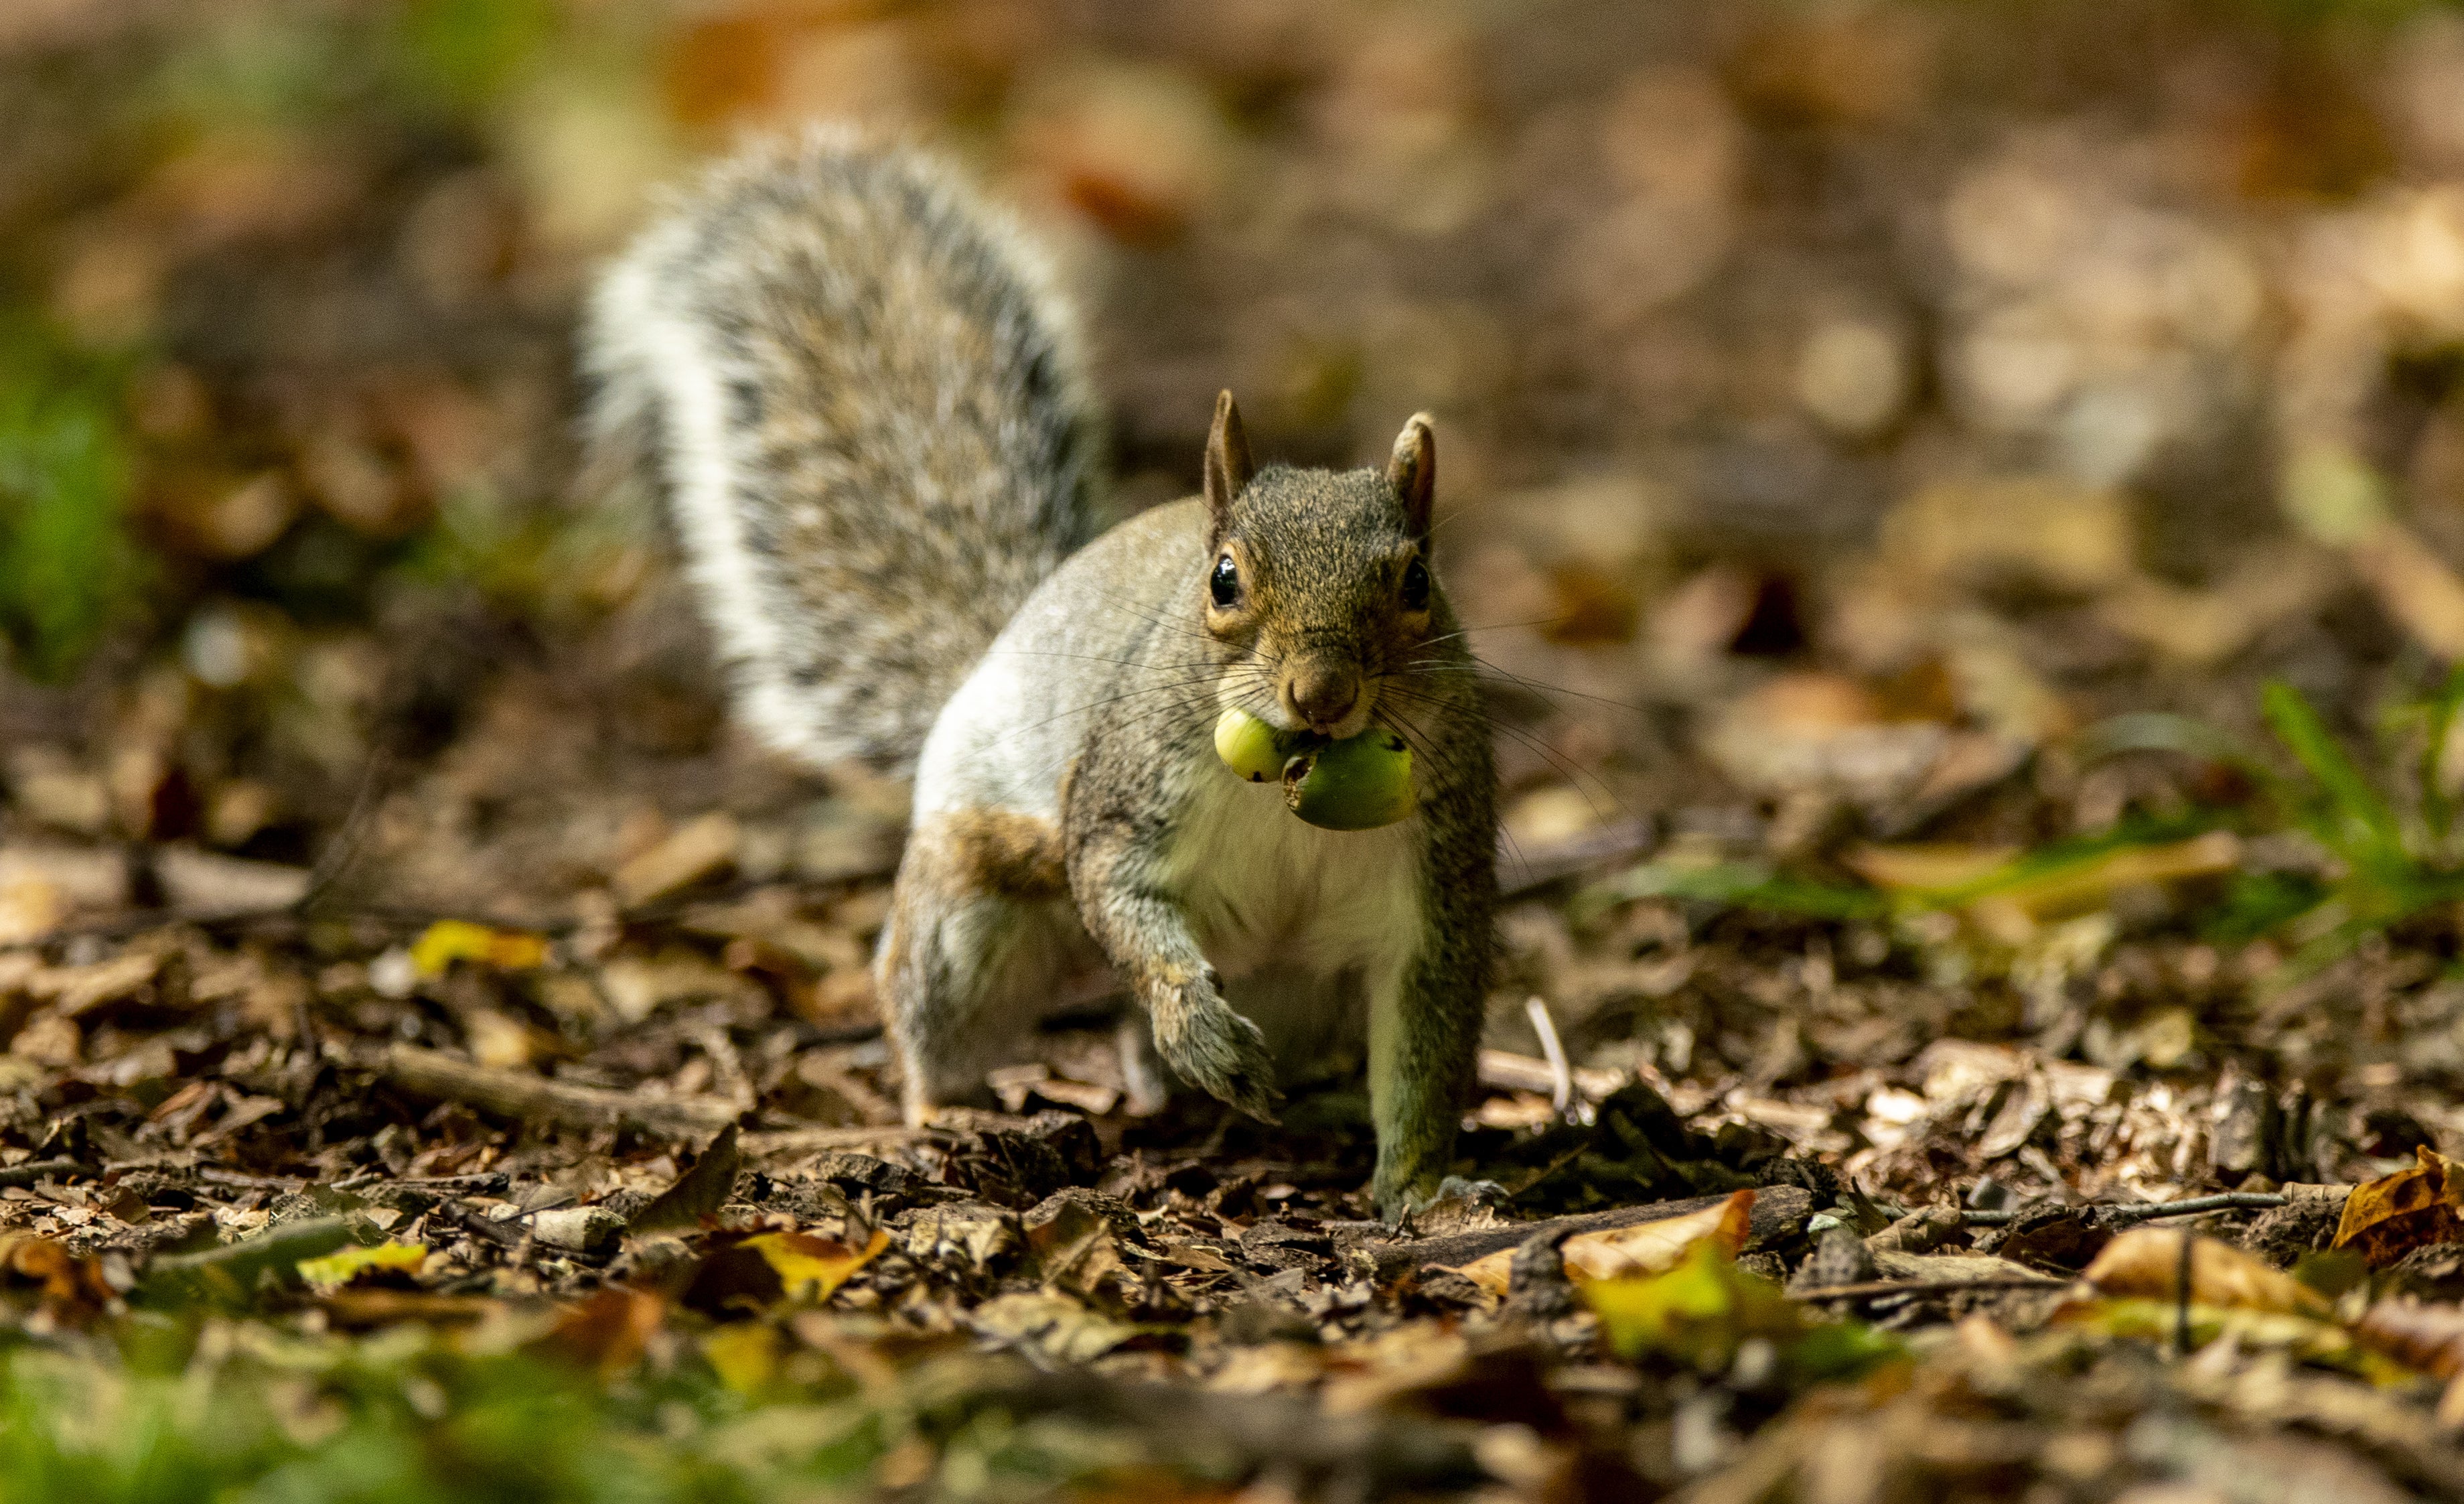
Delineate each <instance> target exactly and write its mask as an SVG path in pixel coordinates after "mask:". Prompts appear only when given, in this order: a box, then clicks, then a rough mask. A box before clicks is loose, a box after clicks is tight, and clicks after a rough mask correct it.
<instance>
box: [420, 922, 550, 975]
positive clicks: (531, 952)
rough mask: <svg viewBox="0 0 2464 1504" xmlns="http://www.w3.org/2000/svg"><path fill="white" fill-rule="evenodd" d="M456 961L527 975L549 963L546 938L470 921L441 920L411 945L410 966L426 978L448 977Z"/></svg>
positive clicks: (430, 926) (431, 925)
mask: <svg viewBox="0 0 2464 1504" xmlns="http://www.w3.org/2000/svg"><path fill="white" fill-rule="evenodd" d="M457 961H469V962H477V963H479V964H480V965H483V966H490V967H493V968H495V970H498V971H528V970H531V969H533V968H535V967H538V966H541V965H544V964H546V962H547V940H546V937H544V936H539V935H532V934H528V933H526V932H524V931H521V930H495V929H490V928H489V927H488V926H486V925H484V924H473V923H471V922H470V921H469V920H467V919H438V920H437V921H436V922H435V923H433V924H430V925H429V927H428V928H427V929H426V930H425V931H423V932H422V933H421V934H420V937H419V939H418V940H414V941H412V943H411V947H410V963H411V964H412V965H413V966H415V967H417V968H418V970H419V974H420V975H421V976H423V977H437V976H442V975H444V974H445V970H446V968H447V967H449V966H451V965H452V964H453V963H454V962H457Z"/></svg>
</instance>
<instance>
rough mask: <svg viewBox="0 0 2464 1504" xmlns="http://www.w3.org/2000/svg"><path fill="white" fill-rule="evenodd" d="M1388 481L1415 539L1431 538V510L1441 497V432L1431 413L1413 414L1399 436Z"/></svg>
mask: <svg viewBox="0 0 2464 1504" xmlns="http://www.w3.org/2000/svg"><path fill="white" fill-rule="evenodd" d="M1386 478H1387V479H1388V480H1389V481H1392V482H1393V483H1394V486H1395V494H1396V495H1397V497H1400V498H1402V500H1403V520H1404V522H1405V524H1406V525H1407V526H1408V527H1409V528H1410V529H1411V533H1412V536H1413V537H1414V538H1425V537H1427V536H1428V533H1429V508H1430V506H1431V505H1432V504H1433V503H1435V501H1436V500H1437V496H1438V431H1437V425H1436V423H1435V421H1434V420H1433V419H1431V418H1430V416H1429V415H1428V414H1427V413H1425V412H1415V413H1413V414H1412V421H1410V422H1409V423H1406V424H1404V425H1403V431H1402V432H1401V433H1399V434H1397V436H1396V439H1395V457H1394V458H1393V459H1390V460H1388V461H1387V462H1386Z"/></svg>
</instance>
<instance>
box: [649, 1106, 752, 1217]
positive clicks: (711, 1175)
mask: <svg viewBox="0 0 2464 1504" xmlns="http://www.w3.org/2000/svg"><path fill="white" fill-rule="evenodd" d="M743 1162H744V1157H743V1155H741V1154H740V1153H738V1152H737V1147H736V1125H735V1124H734V1123H730V1124H728V1125H727V1126H726V1127H725V1128H722V1129H720V1130H719V1132H718V1137H717V1138H715V1139H712V1140H711V1141H710V1147H709V1148H707V1149H705V1150H703V1151H702V1156H701V1158H700V1159H699V1160H697V1161H694V1163H693V1168H692V1169H690V1170H687V1171H685V1172H684V1173H683V1174H682V1175H679V1176H677V1177H676V1183H674V1184H673V1185H671V1186H669V1187H668V1188H667V1189H666V1190H663V1191H661V1192H660V1193H659V1198H658V1200H656V1201H654V1202H652V1203H650V1204H649V1205H647V1206H645V1207H643V1208H642V1209H641V1210H640V1211H639V1212H637V1213H636V1214H635V1215H634V1217H633V1221H632V1224H631V1226H630V1227H629V1228H627V1231H630V1232H635V1233H643V1232H679V1231H685V1230H689V1229H691V1228H697V1227H699V1226H701V1222H702V1219H703V1218H705V1217H715V1216H716V1215H717V1214H718V1208H719V1207H720V1206H722V1205H726V1204H727V1194H728V1192H730V1191H732V1190H734V1189H735V1188H736V1171H737V1167H738V1166H739V1165H741V1164H742V1163H743Z"/></svg>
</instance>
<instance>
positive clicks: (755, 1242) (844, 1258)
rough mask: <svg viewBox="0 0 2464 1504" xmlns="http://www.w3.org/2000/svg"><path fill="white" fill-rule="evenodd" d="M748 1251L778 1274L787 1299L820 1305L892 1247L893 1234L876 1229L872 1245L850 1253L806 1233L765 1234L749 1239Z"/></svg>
mask: <svg viewBox="0 0 2464 1504" xmlns="http://www.w3.org/2000/svg"><path fill="white" fill-rule="evenodd" d="M744 1247H746V1248H748V1249H751V1250H754V1251H755V1252H757V1253H759V1254H760V1255H761V1258H762V1261H763V1262H764V1263H766V1264H768V1265H769V1266H770V1268H771V1270H772V1271H773V1272H776V1273H777V1274H778V1276H779V1283H780V1284H781V1286H782V1287H783V1291H782V1294H783V1296H784V1298H786V1299H789V1300H798V1299H808V1300H810V1301H812V1302H813V1303H814V1304H816V1305H819V1304H820V1303H821V1302H823V1301H825V1300H827V1299H828V1298H830V1293H831V1292H832V1291H835V1290H837V1289H838V1288H839V1287H840V1286H841V1285H844V1284H846V1283H847V1280H848V1278H849V1277H850V1276H852V1275H853V1274H854V1273H855V1272H856V1271H857V1270H860V1269H862V1268H864V1267H865V1266H866V1265H867V1264H869V1263H871V1262H872V1261H873V1259H874V1258H875V1257H876V1256H878V1255H879V1254H880V1252H881V1250H883V1249H886V1248H888V1247H890V1234H889V1233H888V1232H886V1231H883V1230H881V1229H878V1228H876V1229H874V1231H873V1234H872V1241H871V1242H869V1243H868V1244H866V1245H865V1246H864V1247H863V1248H861V1249H850V1248H848V1247H847V1245H846V1244H844V1243H832V1242H830V1241H829V1240H827V1239H825V1238H816V1237H812V1236H809V1235H808V1234H805V1233H802V1232H765V1233H762V1234H761V1235H760V1236H759V1237H754V1238H746V1239H745V1240H744Z"/></svg>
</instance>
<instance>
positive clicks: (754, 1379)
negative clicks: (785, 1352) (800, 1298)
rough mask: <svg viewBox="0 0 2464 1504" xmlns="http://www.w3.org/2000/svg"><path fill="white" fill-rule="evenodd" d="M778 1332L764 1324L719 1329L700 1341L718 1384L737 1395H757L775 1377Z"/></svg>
mask: <svg viewBox="0 0 2464 1504" xmlns="http://www.w3.org/2000/svg"><path fill="white" fill-rule="evenodd" d="M780 1345H781V1343H780V1340H779V1329H778V1328H776V1327H774V1326H772V1325H770V1324H769V1323H768V1322H766V1321H744V1322H739V1323H737V1325H735V1326H723V1327H720V1328H719V1329H718V1330H717V1331H715V1332H713V1333H712V1334H710V1336H708V1337H705V1338H702V1339H701V1356H702V1357H703V1358H704V1359H706V1360H709V1362H710V1366H711V1369H712V1371H713V1372H715V1373H716V1374H717V1375H718V1380H719V1382H721V1383H723V1384H725V1385H727V1386H728V1387H729V1388H731V1389H733V1390H735V1391H736V1392H737V1393H738V1394H759V1393H760V1392H761V1391H762V1390H764V1389H767V1388H769V1387H770V1384H771V1382H772V1381H773V1380H775V1379H777V1378H778V1376H779V1348H780Z"/></svg>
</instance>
